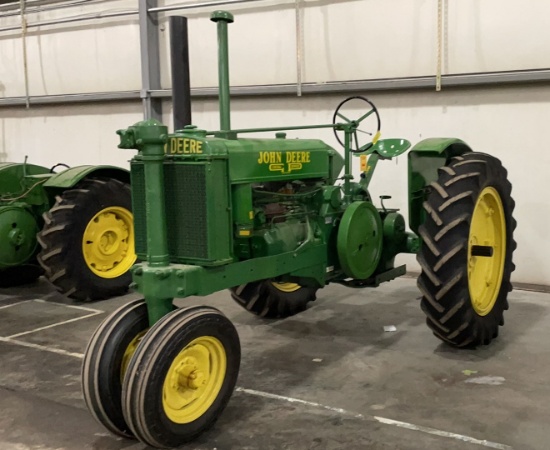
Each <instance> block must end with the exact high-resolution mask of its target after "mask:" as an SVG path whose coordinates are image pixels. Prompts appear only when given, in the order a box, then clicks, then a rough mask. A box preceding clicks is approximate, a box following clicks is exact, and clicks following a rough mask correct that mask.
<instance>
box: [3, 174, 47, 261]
mask: <svg viewBox="0 0 550 450" xmlns="http://www.w3.org/2000/svg"><path fill="white" fill-rule="evenodd" d="M0 170H1V168H0ZM36 233H38V224H37V221H36V216H35V215H34V214H33V213H32V211H31V210H30V208H29V207H28V205H27V204H25V203H13V204H12V205H10V206H0V269H6V268H8V267H15V266H19V265H22V264H25V263H26V262H28V261H29V260H31V258H32V257H33V256H34V255H35V253H36V249H37V241H36Z"/></svg>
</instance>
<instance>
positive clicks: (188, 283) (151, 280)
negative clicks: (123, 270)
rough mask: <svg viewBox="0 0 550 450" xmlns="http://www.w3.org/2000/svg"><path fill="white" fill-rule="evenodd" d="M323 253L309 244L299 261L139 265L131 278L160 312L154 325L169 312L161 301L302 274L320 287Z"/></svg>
mask: <svg viewBox="0 0 550 450" xmlns="http://www.w3.org/2000/svg"><path fill="white" fill-rule="evenodd" d="M326 252H327V249H326V246H325V245H324V244H321V245H312V246H309V247H307V248H304V249H303V250H302V251H301V252H300V257H299V258H297V257H296V253H295V252H288V253H282V254H279V255H274V256H266V257H263V258H253V259H249V260H246V261H240V262H236V263H232V264H226V265H223V266H217V267H205V266H199V265H183V264H170V265H169V266H167V267H162V268H157V267H151V266H150V265H149V264H147V263H140V264H137V265H136V266H134V268H133V269H132V276H133V280H134V283H135V284H134V286H135V289H136V290H137V291H138V292H140V293H141V294H142V295H144V296H145V298H146V299H151V300H152V299H154V301H151V306H152V308H157V309H158V310H159V311H161V313H160V314H159V317H153V322H154V321H155V319H156V320H158V319H159V318H160V316H162V313H163V312H165V311H166V310H169V306H168V307H163V305H162V304H163V300H165V299H166V304H168V305H171V302H172V299H173V298H174V297H188V296H190V295H209V294H212V293H214V292H217V291H220V290H222V289H227V288H230V287H233V286H237V285H239V284H244V283H248V282H250V281H255V280H261V279H265V278H273V277H276V276H279V275H285V274H291V275H294V274H296V275H298V276H301V274H304V273H305V274H307V275H308V277H310V278H312V279H314V280H315V281H316V283H317V284H318V285H319V286H324V284H325V280H326V273H325V267H326V263H327V261H326ZM148 305H149V304H148Z"/></svg>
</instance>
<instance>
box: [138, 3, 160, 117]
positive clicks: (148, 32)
mask: <svg viewBox="0 0 550 450" xmlns="http://www.w3.org/2000/svg"><path fill="white" fill-rule="evenodd" d="M156 6H157V0H139V42H140V49H141V99H142V102H143V117H144V118H145V119H146V120H147V119H157V120H159V121H162V100H161V99H159V98H153V97H152V96H151V91H153V90H159V89H161V85H160V58H159V33H158V20H157V15H156V14H154V13H150V12H149V8H154V7H156Z"/></svg>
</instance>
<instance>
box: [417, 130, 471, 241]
mask: <svg viewBox="0 0 550 450" xmlns="http://www.w3.org/2000/svg"><path fill="white" fill-rule="evenodd" d="M471 151H472V149H471V148H470V147H469V146H468V144H466V143H465V142H464V141H462V140H460V139H456V138H430V139H424V140H423V141H420V142H419V143H417V144H416V145H415V146H414V147H413V148H412V150H411V151H410V152H409V154H408V165H409V227H410V228H411V230H413V231H414V232H415V233H416V234H418V227H419V226H420V225H422V223H424V219H425V212H424V209H423V208H422V204H423V203H424V201H425V200H426V197H427V192H426V187H427V186H429V185H430V183H432V182H433V181H435V180H437V178H438V175H437V169H438V168H440V167H442V166H444V165H446V164H447V162H448V161H449V160H450V159H451V158H452V157H453V156H459V155H462V154H464V153H468V152H471Z"/></svg>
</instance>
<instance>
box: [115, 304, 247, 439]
mask: <svg viewBox="0 0 550 450" xmlns="http://www.w3.org/2000/svg"><path fill="white" fill-rule="evenodd" d="M204 320H209V321H212V320H217V321H219V322H220V323H223V324H224V325H225V326H227V325H228V324H229V325H230V326H231V327H232V329H233V331H234V333H235V339H236V343H237V345H238V352H237V354H236V356H235V357H236V358H237V361H233V362H234V363H237V374H238V366H239V365H240V344H239V338H238V334H237V332H236V330H235V329H234V326H233V325H232V324H231V322H229V320H228V319H227V318H226V317H225V316H224V315H223V313H221V312H220V311H219V310H217V309H215V308H212V307H208V306H192V307H188V308H181V309H176V310H175V311H173V312H172V313H170V314H168V315H166V316H164V317H163V318H162V319H160V320H159V321H158V322H157V323H156V324H155V325H154V326H153V327H152V328H151V329H150V330H149V332H148V333H147V334H146V335H145V337H144V338H143V340H142V342H141V343H140V346H139V348H138V349H137V350H136V353H135V354H134V357H133V358H132V360H131V362H130V365H129V367H128V370H127V372H126V376H125V377H124V383H123V386H124V387H123V394H122V407H123V412H124V416H125V418H126V421H127V423H128V425H129V427H130V428H131V430H132V432H133V434H134V435H135V436H136V437H137V438H138V439H139V440H140V441H141V442H143V443H145V444H147V445H150V446H152V447H156V448H170V447H174V446H179V445H182V444H184V443H185V442H188V441H191V440H193V439H194V438H196V437H197V436H198V435H199V434H201V433H203V432H204V431H206V430H207V429H209V428H210V427H211V426H212V425H214V423H215V422H216V420H217V418H218V416H219V414H220V413H221V412H222V411H223V409H224V408H225V406H226V405H227V403H228V402H229V399H230V397H231V393H232V392H233V390H234V387H235V383H236V374H235V376H234V379H232V380H229V385H228V389H227V391H226V392H225V393H224V394H223V395H224V397H223V398H222V401H221V403H220V405H219V406H218V409H217V411H216V413H215V414H213V415H212V416H211V417H210V418H209V419H208V421H206V422H205V423H203V424H202V426H201V427H200V429H197V430H195V431H194V432H190V433H186V434H185V435H181V436H179V437H178V442H175V441H174V439H175V438H174V436H171V437H170V436H168V435H167V434H164V433H161V432H159V430H158V429H159V427H160V428H162V427H161V425H160V421H161V419H160V418H158V421H159V423H151V421H149V420H147V418H146V416H145V414H146V413H147V412H148V410H149V407H150V403H148V401H147V399H146V398H145V395H146V389H147V387H148V386H150V384H151V380H150V374H151V371H152V370H153V368H154V367H158V365H159V364H160V361H161V360H162V358H163V352H164V351H165V348H166V346H167V345H168V344H169V343H171V342H177V340H176V339H175V338H176V337H177V335H178V333H181V330H183V329H184V328H185V327H188V329H189V330H193V329H200V326H201V321H204ZM228 365H229V361H228ZM220 395H222V394H220ZM205 414H206V413H205ZM197 420H198V419H197Z"/></svg>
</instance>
